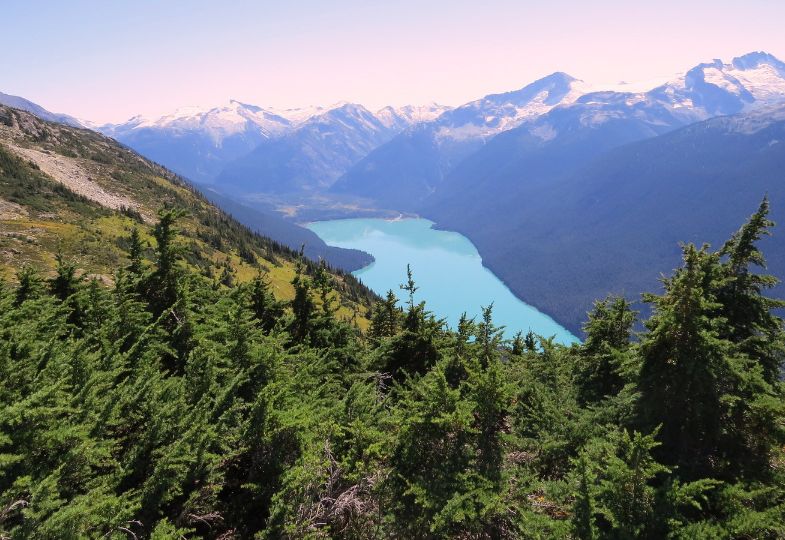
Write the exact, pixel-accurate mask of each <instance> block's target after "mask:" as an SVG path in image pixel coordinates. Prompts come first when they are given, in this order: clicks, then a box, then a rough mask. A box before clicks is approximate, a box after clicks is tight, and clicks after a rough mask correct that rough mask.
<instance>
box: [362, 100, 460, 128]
mask: <svg viewBox="0 0 785 540" xmlns="http://www.w3.org/2000/svg"><path fill="white" fill-rule="evenodd" d="M451 109H452V107H448V106H446V105H439V104H438V103H435V102H431V103H426V104H425V105H404V106H403V107H391V106H387V107H384V108H382V109H379V110H378V111H376V113H375V115H376V118H378V119H379V121H380V122H381V123H382V124H384V125H385V126H386V127H390V128H392V127H400V128H406V127H409V126H413V125H415V124H419V123H422V122H430V121H432V120H435V119H436V118H438V117H439V116H441V115H442V113H444V112H446V111H449V110H451Z"/></svg>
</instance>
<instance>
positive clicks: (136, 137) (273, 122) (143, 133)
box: [100, 100, 291, 183]
mask: <svg viewBox="0 0 785 540" xmlns="http://www.w3.org/2000/svg"><path fill="white" fill-rule="evenodd" d="M290 126H291V121H290V120H287V119H286V118H284V117H282V116H279V115H277V114H275V113H272V112H270V111H267V110H265V109H262V108H261V107H257V106H255V105H248V104H245V103H240V102H239V101H234V100H232V101H230V102H229V103H228V104H227V105H224V106H222V107H214V108H211V109H202V108H198V107H186V108H182V109H178V110H177V111H175V112H174V113H172V114H168V115H165V116H162V117H160V118H156V119H153V118H144V117H141V116H137V117H134V118H132V119H130V120H129V121H127V122H125V123H122V124H108V125H105V126H102V127H101V128H100V131H101V132H102V133H104V134H105V135H108V136H110V137H112V138H114V139H117V140H118V141H120V142H122V143H123V144H126V145H128V146H130V147H131V148H133V149H134V150H136V151H137V152H139V153H140V154H142V155H144V156H145V157H147V158H149V159H152V160H153V161H156V162H158V163H161V164H163V165H164V166H166V167H169V168H170V169H172V170H173V171H175V172H176V173H178V174H181V175H183V176H185V177H186V178H188V179H190V180H192V181H194V182H199V183H209V182H210V181H212V180H213V179H214V178H215V176H216V175H217V174H219V173H220V171H221V170H222V168H223V166H224V164H226V163H227V162H229V161H231V160H233V159H236V158H238V157H240V156H243V155H245V154H247V153H248V152H250V151H251V150H253V149H254V148H256V146H257V145H259V144H260V143H261V142H263V141H265V140H267V139H269V138H272V137H276V136H279V135H280V134H282V133H283V132H285V131H286V130H287V129H289V128H290Z"/></svg>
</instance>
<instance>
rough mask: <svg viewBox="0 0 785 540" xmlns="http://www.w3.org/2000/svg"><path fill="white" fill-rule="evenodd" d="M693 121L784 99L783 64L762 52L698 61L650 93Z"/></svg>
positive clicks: (784, 76) (784, 79)
mask: <svg viewBox="0 0 785 540" xmlns="http://www.w3.org/2000/svg"><path fill="white" fill-rule="evenodd" d="M649 94H650V95H652V96H653V97H655V98H656V99H658V100H660V101H663V102H670V103H671V104H672V105H673V106H674V107H676V108H679V109H682V110H684V111H689V112H690V115H691V116H692V117H694V120H703V119H705V118H709V117H711V116H717V115H727V114H736V113H739V112H743V111H748V110H751V109H753V108H758V107H763V106H767V105H770V104H773V103H778V102H781V101H784V100H785V64H784V63H783V62H781V61H780V60H778V59H777V58H775V57H774V56H772V55H771V54H768V53H765V52H755V53H750V54H746V55H744V56H740V57H738V58H734V59H733V61H732V62H731V63H730V64H726V63H724V62H723V61H722V60H720V59H715V60H713V61H712V62H706V63H703V64H698V65H697V66H695V67H694V68H692V69H690V70H689V71H688V72H687V73H686V74H685V75H683V76H681V77H678V78H676V79H675V80H672V81H670V82H668V83H666V84H664V85H662V86H660V87H658V88H655V89H654V90H652V91H651V92H650V93H649Z"/></svg>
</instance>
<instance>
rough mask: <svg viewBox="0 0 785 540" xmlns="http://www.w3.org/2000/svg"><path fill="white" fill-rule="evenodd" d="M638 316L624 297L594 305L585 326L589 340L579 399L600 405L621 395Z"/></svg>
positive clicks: (582, 361)
mask: <svg viewBox="0 0 785 540" xmlns="http://www.w3.org/2000/svg"><path fill="white" fill-rule="evenodd" d="M633 324H635V313H634V312H633V311H632V310H631V309H630V305H629V304H628V303H627V301H626V300H624V298H607V299H605V300H602V301H598V302H595V303H594V310H593V311H592V312H590V313H589V320H588V322H587V323H586V324H585V325H584V327H583V330H584V332H585V333H586V340H585V341H584V342H583V346H582V347H581V350H580V358H579V364H578V373H577V380H578V387H579V388H578V399H579V400H580V402H581V404H587V403H596V402H598V401H600V400H602V399H603V398H605V397H608V396H614V395H616V394H618V393H619V392H620V391H621V389H622V387H623V386H624V384H625V383H626V382H627V380H626V377H625V375H624V373H623V371H624V361H625V359H626V354H625V353H626V352H627V351H628V349H629V347H630V336H631V332H632V326H633Z"/></svg>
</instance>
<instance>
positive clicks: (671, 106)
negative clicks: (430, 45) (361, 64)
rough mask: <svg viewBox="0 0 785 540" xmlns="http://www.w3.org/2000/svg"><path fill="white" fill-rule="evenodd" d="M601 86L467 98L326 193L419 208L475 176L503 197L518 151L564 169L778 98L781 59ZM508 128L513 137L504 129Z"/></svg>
mask: <svg viewBox="0 0 785 540" xmlns="http://www.w3.org/2000/svg"><path fill="white" fill-rule="evenodd" d="M624 86H625V85H621V87H624ZM601 88H602V87H598V88H593V87H591V86H589V85H588V84H586V83H583V82H582V81H577V80H576V79H574V78H572V77H570V76H569V75H566V74H564V73H555V74H553V75H551V76H549V77H546V78H544V79H541V80H539V81H536V82H534V83H532V84H530V85H528V86H526V87H524V88H523V89H521V90H518V91H516V92H509V93H506V94H498V95H493V96H487V97H486V98H483V99H481V100H477V101H474V102H471V103H469V104H466V105H464V106H462V107H458V108H456V109H454V110H452V111H449V112H447V113H445V114H443V115H442V116H440V117H439V118H438V119H436V120H435V121H433V122H429V123H425V124H422V125H420V126H419V127H418V128H415V129H410V130H408V131H407V132H405V133H403V134H401V135H399V136H398V137H396V138H395V139H393V140H392V141H391V142H389V143H388V144H387V145H384V146H382V147H380V148H378V149H377V150H375V151H374V152H372V153H371V154H369V155H368V156H367V157H366V158H365V159H363V160H362V161H361V162H360V163H358V165H357V166H355V167H353V168H352V169H351V170H350V171H349V172H347V174H346V175H345V176H344V177H343V178H341V179H340V180H339V181H338V182H337V183H336V185H335V186H334V187H333V191H335V192H336V193H341V194H352V195H356V196H360V197H364V198H366V199H370V200H373V201H375V202H376V204H378V205H380V206H382V207H384V208H397V209H402V210H415V211H417V210H422V211H424V212H427V209H423V204H425V206H426V207H428V206H434V205H438V204H439V200H440V199H444V198H453V197H458V198H460V197H461V196H462V195H461V194H462V193H463V192H464V190H466V189H468V190H469V191H472V192H473V193H476V192H477V191H480V187H479V186H478V185H477V184H480V183H483V184H485V185H486V187H487V185H494V188H493V189H491V190H490V191H488V192H487V196H488V197H491V198H493V197H496V196H504V191H503V190H501V189H499V188H498V187H496V184H497V182H496V179H494V175H495V174H496V172H498V173H499V174H502V175H503V174H505V173H503V172H502V171H515V170H517V169H519V168H520V167H521V166H523V165H525V164H526V160H525V159H524V158H523V157H522V156H530V155H531V154H532V153H540V154H542V160H541V162H542V163H543V166H545V167H549V166H552V167H553V168H555V169H558V170H561V169H563V168H565V167H571V166H576V165H580V163H581V162H580V155H584V156H587V157H588V156H589V155H590V154H592V153H596V152H598V151H602V150H604V149H608V148H611V147H613V146H615V145H618V144H624V143H627V142H632V141H635V140H638V139H641V138H646V137H650V136H654V135H657V134H661V133H663V132H665V131H668V130H671V129H676V128H678V127H682V126H685V125H688V124H690V123H692V122H697V121H700V120H705V119H707V118H711V117H714V116H717V115H723V114H736V113H740V112H743V111H748V110H753V109H755V108H756V107H763V106H766V105H769V104H772V103H776V102H778V101H780V100H782V99H783V98H785V64H783V62H781V61H779V60H778V59H776V58H775V57H774V56H772V55H770V54H767V53H763V52H757V53H750V54H747V55H745V56H741V57H738V58H735V59H733V61H732V62H731V63H728V64H725V63H723V62H722V61H720V60H715V61H713V62H710V63H704V64H700V65H698V66H696V67H694V68H692V69H690V70H689V71H687V73H685V74H684V75H683V76H680V77H677V78H675V79H674V80H672V81H670V82H667V83H665V84H663V85H660V86H657V87H656V88H654V89H651V90H648V91H642V92H620V91H604V90H602V89H601ZM598 127H600V128H599V129H598ZM505 132H515V133H516V135H515V136H514V137H508V136H507V135H506V133H505ZM500 134H501V135H500ZM495 135H497V136H498V137H497V138H498V139H500V141H498V142H497V141H496V140H495V139H494V138H493V137H494V136H495ZM578 139H582V140H584V143H583V144H582V145H581V148H582V149H573V151H576V152H577V154H578V155H577V156H571V155H570V154H569V151H566V152H562V151H560V150H559V149H558V148H559V147H562V146H563V147H573V146H574V145H575V144H576V141H577V140H578ZM489 140H490V141H491V142H490V143H488V141H489ZM486 143H488V144H487V147H486ZM546 147H547V148H548V151H547V155H546V154H543V151H544V149H545V148H546ZM475 153H476V154H477V155H474V154H475ZM581 153H582V154H581ZM546 159H547V160H550V161H551V163H550V164H548V163H546V162H545V161H544V160H546ZM464 160H467V161H468V162H469V163H468V164H466V163H463V161H464ZM459 169H463V170H459ZM455 178H462V179H463V180H459V181H456V180H455ZM445 192H446V193H447V194H446V195H445ZM434 193H435V195H434ZM432 195H433V196H432ZM473 196H474V195H473V194H472V195H469V194H467V195H466V196H465V197H464V199H465V201H466V206H472V207H475V206H476V204H475V201H474V198H473ZM426 199H432V200H429V201H427V202H425V201H426ZM442 206H448V204H447V203H444V204H442ZM462 211H463V208H462V209H460V210H456V213H460V212H462Z"/></svg>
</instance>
